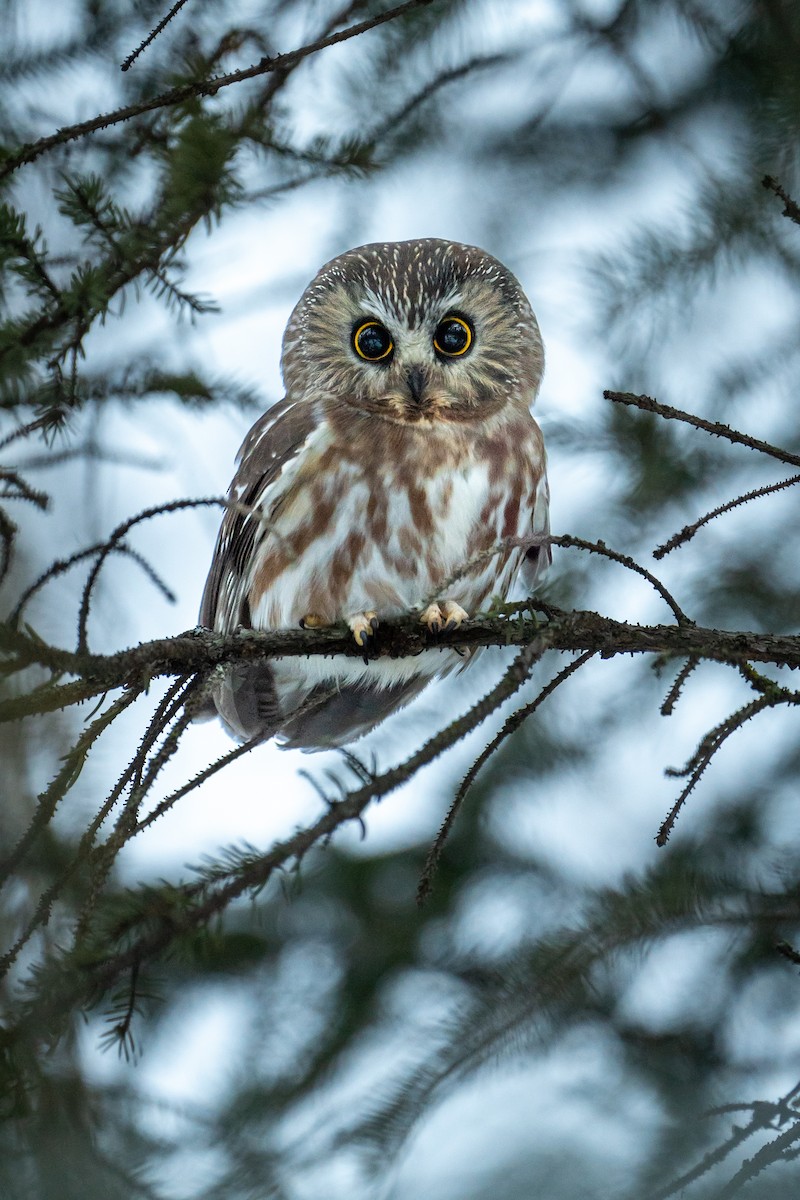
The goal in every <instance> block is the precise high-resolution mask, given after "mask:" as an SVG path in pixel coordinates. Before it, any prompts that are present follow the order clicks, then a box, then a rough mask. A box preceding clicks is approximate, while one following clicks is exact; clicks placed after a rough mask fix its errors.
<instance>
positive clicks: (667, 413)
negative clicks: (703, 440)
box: [603, 391, 800, 467]
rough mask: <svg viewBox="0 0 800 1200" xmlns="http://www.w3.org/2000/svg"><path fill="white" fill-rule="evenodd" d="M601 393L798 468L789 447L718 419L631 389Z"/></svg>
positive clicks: (799, 456) (796, 457)
mask: <svg viewBox="0 0 800 1200" xmlns="http://www.w3.org/2000/svg"><path fill="white" fill-rule="evenodd" d="M603 395H604V396H605V398H606V400H613V401H614V403H615V404H627V405H628V406H629V407H631V408H640V409H641V410H642V412H651V413H655V414H656V416H659V417H664V418H665V420H667V421H683V422H684V423H685V424H686V425H693V426H694V427H695V429H704V430H705V432H706V433H710V434H713V436H714V437H721V438H726V439H727V440H728V441H729V442H735V443H737V444H738V445H740V446H748V447H749V448H750V449H751V450H758V451H759V452H760V453H761V454H768V455H769V456H770V458H777V459H778V460H779V461H780V462H783V463H788V464H789V466H791V467H800V454H792V452H791V451H790V450H781V448H780V447H779V446H773V445H772V444H771V443H770V442H762V441H761V440H760V439H759V438H754V437H750V435H749V434H747V433H739V431H738V430H737V429H731V427H730V425H722V424H721V423H720V422H719V421H706V420H705V418H704V417H696V416H695V415H694V413H688V412H684V411H683V409H681V408H673V407H672V406H671V405H670V404H659V402H658V401H657V400H653V399H651V398H650V396H635V395H634V394H633V393H632V392H608V391H606V392H603Z"/></svg>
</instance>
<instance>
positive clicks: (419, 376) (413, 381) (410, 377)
mask: <svg viewBox="0 0 800 1200" xmlns="http://www.w3.org/2000/svg"><path fill="white" fill-rule="evenodd" d="M427 382H428V380H427V378H426V375H425V372H424V370H423V369H422V367H410V368H409V370H408V372H407V373H406V384H407V385H408V390H409V392H410V393H411V399H412V400H413V401H414V403H415V404H417V405H420V406H421V405H422V403H423V392H424V391H425V384H426V383H427Z"/></svg>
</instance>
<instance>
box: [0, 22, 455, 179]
mask: <svg viewBox="0 0 800 1200" xmlns="http://www.w3.org/2000/svg"><path fill="white" fill-rule="evenodd" d="M431 3H433V0H406V2H405V3H404V4H397V5H395V7H394V8H390V9H387V10H386V11H385V12H382V13H376V14H375V16H373V17H369V18H368V19H367V20H365V21H359V22H358V23H357V24H355V25H350V26H348V28H347V29H343V30H341V31H340V32H339V33H330V34H328V35H326V36H325V37H321V38H317V39H316V41H313V42H309V43H308V44H307V45H305V46H300V47H299V48H298V49H297V50H290V51H288V52H287V53H286V54H277V55H276V56H275V57H274V58H262V59H261V61H260V62H257V63H255V64H254V65H253V66H251V67H243V68H241V69H240V70H238V71H231V72H230V73H229V74H227V75H216V76H213V77H212V78H211V79H198V80H194V81H193V82H192V83H184V84H180V85H179V86H178V87H174V88H169V89H168V90H167V91H166V92H161V93H159V95H157V96H151V97H150V99H149V100H140V101H139V102H138V103H136V104H127V105H124V106H123V107H122V108H117V109H114V110H113V111H112V112H108V113H101V114H100V115H98V116H96V117H92V118H91V120H89V121H79V122H78V123H77V124H75V125H65V126H63V128H61V129H59V130H58V131H57V132H56V133H51V134H49V135H48V136H47V137H42V138H38V139H37V140H36V141H35V142H28V143H26V144H25V145H23V146H20V147H19V149H18V150H17V151H15V152H14V153H12V154H7V155H6V156H5V161H4V162H2V163H1V164H0V182H2V180H3V179H6V178H7V177H8V176H9V175H12V174H13V172H14V171H16V170H18V168H19V167H22V166H25V165H26V164H28V163H32V162H35V161H36V160H37V159H38V158H40V157H41V156H42V155H43V154H46V153H47V152H48V151H50V150H53V149H55V147H57V146H64V145H67V143H69V142H73V141H76V140H77V139H78V138H83V137H86V136H87V135H89V134H91V133H96V132H97V131H98V130H100V129H109V128H111V127H112V126H113V125H119V124H120V123H122V122H123V121H130V120H131V119H132V118H133V117H140V116H142V115H143V114H144V113H147V112H153V111H155V110H157V109H161V108H171V107H174V106H175V105H176V104H184V103H185V102H186V101H187V100H192V99H199V98H200V97H202V96H216V94H217V93H218V92H219V91H221V90H222V89H223V88H226V87H230V86H231V85H232V84H235V83H243V82H244V81H245V80H247V79H256V78H258V77H259V76H260V75H269V74H273V73H279V72H281V71H285V70H286V69H287V68H290V67H294V66H295V65H296V64H297V63H298V62H301V61H302V60H303V59H304V58H308V57H309V56H310V55H312V54H318V53H319V52H320V51H321V50H327V49H328V47H329V46H336V45H338V44H339V43H340V42H346V41H348V40H349V39H350V38H355V37H359V36H360V35H361V34H362V33H367V32H369V30H370V29H376V28H377V27H378V26H379V25H384V24H385V23H386V22H387V21H394V20H396V19H397V18H398V17H402V16H405V15H406V14H407V13H410V12H412V11H413V10H414V9H416V8H422V7H423V6H425V5H428V4H431Z"/></svg>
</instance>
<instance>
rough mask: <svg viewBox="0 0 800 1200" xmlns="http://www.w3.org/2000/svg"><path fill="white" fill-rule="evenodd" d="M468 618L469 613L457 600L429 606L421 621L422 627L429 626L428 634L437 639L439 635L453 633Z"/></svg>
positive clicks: (421, 616)
mask: <svg viewBox="0 0 800 1200" xmlns="http://www.w3.org/2000/svg"><path fill="white" fill-rule="evenodd" d="M468 617H469V613H468V612H466V611H465V609H463V608H462V607H461V605H460V604H456V602H455V600H443V601H442V602H441V604H429V605H428V607H427V608H426V609H425V611H424V612H423V613H422V614H421V615H420V618H419V621H420V624H421V625H427V627H428V633H430V634H432V635H433V636H434V637H435V636H436V635H437V634H439V633H452V632H453V630H454V629H458V627H459V625H460V624H461V622H462V621H466V620H467V618H468Z"/></svg>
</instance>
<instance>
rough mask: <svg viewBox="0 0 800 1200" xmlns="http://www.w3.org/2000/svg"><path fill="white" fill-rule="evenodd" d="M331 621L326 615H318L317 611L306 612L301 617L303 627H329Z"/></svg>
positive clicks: (301, 626)
mask: <svg viewBox="0 0 800 1200" xmlns="http://www.w3.org/2000/svg"><path fill="white" fill-rule="evenodd" d="M329 626H330V621H326V620H325V618H324V617H319V616H317V614H316V613H306V615H305V616H304V617H301V618H300V628H301V629H328V628H329Z"/></svg>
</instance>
